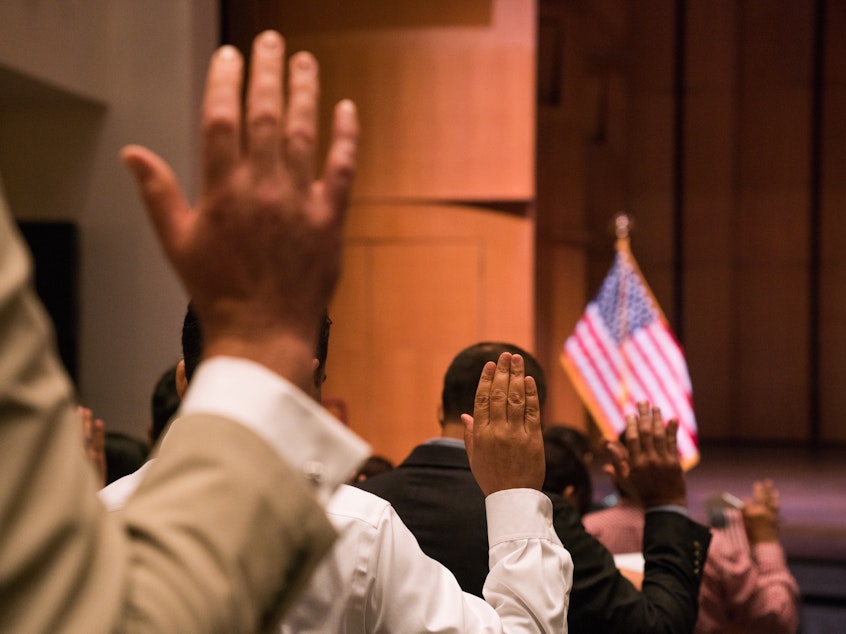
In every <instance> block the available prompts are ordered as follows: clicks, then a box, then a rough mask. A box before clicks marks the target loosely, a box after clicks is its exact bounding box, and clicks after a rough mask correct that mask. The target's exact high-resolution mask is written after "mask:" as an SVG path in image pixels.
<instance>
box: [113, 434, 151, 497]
mask: <svg viewBox="0 0 846 634" xmlns="http://www.w3.org/2000/svg"><path fill="white" fill-rule="evenodd" d="M103 447H104V451H105V454H106V484H111V483H112V482H114V481H115V480H118V479H120V478H122V477H123V476H125V475H129V474H130V473H134V472H136V471H138V469H140V468H141V465H143V464H144V463H145V462H146V461H147V454H149V452H150V448H149V447H148V446H147V443H145V442H144V441H143V440H141V439H140V438H135V437H134V436H130V435H129V434H124V433H121V432H117V431H107V432H106V437H105V442H104V445H103Z"/></svg>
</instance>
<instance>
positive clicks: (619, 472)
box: [605, 440, 630, 480]
mask: <svg viewBox="0 0 846 634" xmlns="http://www.w3.org/2000/svg"><path fill="white" fill-rule="evenodd" d="M605 446H606V448H607V449H608V453H609V454H610V455H611V467H612V469H613V470H614V475H615V477H616V478H617V479H619V480H625V479H626V478H628V477H629V472H630V465H629V453H628V450H627V449H626V448H625V447H624V446H623V444H622V443H620V442H618V441H616V440H615V441H608V442H607V443H606V445H605Z"/></svg>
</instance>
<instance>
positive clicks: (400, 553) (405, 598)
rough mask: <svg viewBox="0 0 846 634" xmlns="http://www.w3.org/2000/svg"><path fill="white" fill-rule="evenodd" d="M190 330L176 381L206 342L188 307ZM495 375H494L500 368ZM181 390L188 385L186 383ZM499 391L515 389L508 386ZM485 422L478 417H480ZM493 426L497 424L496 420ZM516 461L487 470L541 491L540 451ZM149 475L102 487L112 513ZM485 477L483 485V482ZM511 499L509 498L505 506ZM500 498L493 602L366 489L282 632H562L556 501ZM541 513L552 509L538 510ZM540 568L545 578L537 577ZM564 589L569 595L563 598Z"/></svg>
mask: <svg viewBox="0 0 846 634" xmlns="http://www.w3.org/2000/svg"><path fill="white" fill-rule="evenodd" d="M330 323H331V322H330V321H329V320H328V317H327V318H325V319H324V328H323V329H322V330H321V337H320V345H319V346H318V348H317V350H316V354H317V355H318V358H316V359H315V362H314V364H313V365H314V368H315V371H314V373H313V380H314V383H315V387H316V388H318V390H317V392H316V393H315V396H318V395H319V387H320V385H322V383H323V377H324V376H325V361H326V359H325V355H326V354H327V349H328V335H329V324H330ZM185 331H187V332H189V333H191V336H189V337H187V338H186V337H185V336H184V335H183V341H187V342H188V343H189V345H188V346H187V347H185V348H183V355H184V359H183V362H181V363H180V366H179V367H178V369H177V375H178V376H182V377H184V376H186V375H188V374H192V373H193V368H194V367H195V366H196V364H197V362H198V360H199V358H200V356H201V355H202V349H201V347H194V346H193V343H194V342H198V341H199V342H202V340H203V337H202V334H201V328H200V324H199V322H198V321H197V319H196V316H195V315H194V314H193V311H192V310H191V307H190V306H189V309H188V311H187V312H186V316H185V320H184V324H183V333H184V332H185ZM324 335H325V336H324ZM503 358H504V357H503ZM519 361H520V359H519V358H517V359H513V360H512V359H509V360H508V362H509V365H510V366H511V372H513V373H515V376H516V374H517V372H519V373H520V375H521V376H520V377H517V379H518V380H521V379H522V367H518V365H517V364H518V363H519ZM500 362H501V363H500V365H501V366H502V367H501V368H497V374H496V376H497V378H498V379H499V380H498V381H497V383H498V385H497V387H498V388H499V387H500V385H499V383H501V382H502V378H503V375H504V378H505V381H506V383H511V384H512V386H513V384H514V380H513V379H512V377H511V375H510V374H509V373H508V372H507V370H506V368H508V365H505V364H504V363H503V362H502V360H500ZM491 365H493V364H491ZM488 369H489V370H490V371H491V372H492V368H488ZM482 378H483V379H484V376H483V377H482ZM525 383H526V388H525V396H524V399H525V404H521V405H520V408H518V407H516V406H509V409H510V414H509V415H511V416H517V415H519V414H520V411H521V409H522V408H524V407H525V409H526V414H525V416H526V419H527V423H526V425H527V428H529V429H528V430H529V431H530V432H531V433H530V434H529V436H528V437H529V438H532V437H534V439H535V442H538V441H539V439H540V420H539V419H536V420H534V421H531V423H532V427H529V412H530V411H533V410H532V409H531V408H532V406H533V405H535V403H536V401H537V396H536V390H535V391H534V392H535V393H534V394H533V393H532V390H531V388H532V387H534V382H533V381H531V379H526V381H525ZM177 385H180V386H183V385H186V383H184V382H183V381H181V380H180V381H178V382H177ZM482 387H483V383H482V382H480V384H479V389H480V390H481V389H482ZM501 387H504V388H506V389H507V387H508V386H507V384H506V385H503V386H501ZM491 410H493V407H491ZM493 413H494V412H492V414H493ZM505 414H506V412H505V411H501V412H499V413H498V416H504V415H505ZM484 419H485V417H480V420H484ZM502 420H504V419H499V421H498V422H500V423H501V422H502ZM492 422H497V421H496V420H493V419H492ZM173 424H174V426H175V427H178V426H179V424H180V421H179V420H176V421H174V423H173ZM475 431H476V430H475V425H474V432H475ZM480 431H481V430H480ZM480 438H481V439H484V437H480ZM517 448H518V447H514V449H517ZM509 453H510V452H509ZM477 455H479V456H481V457H482V458H480V459H485V457H486V456H488V452H484V453H483V452H479V453H477ZM510 457H511V458H516V460H517V464H515V465H513V466H516V467H517V471H516V472H514V476H513V477H509V476H508V471H509V470H508V469H506V468H505V467H506V464H507V463H505V462H503V461H502V460H499V459H498V460H494V461H493V462H491V463H489V464H488V468H489V469H491V470H492V471H491V473H500V472H502V475H503V476H504V479H503V483H507V484H514V483H515V479H514V478H515V477H516V478H519V479H520V480H523V479H525V477H526V474H527V473H529V472H530V471H531V469H529V470H528V471H524V469H527V468H529V467H532V465H533V467H532V468H533V469H534V470H537V475H538V482H537V483H536V486H537V487H538V488H539V486H540V484H539V483H540V481H541V475H542V474H541V470H542V462H543V461H542V454H540V453H538V452H537V447H535V456H534V459H533V460H525V461H524V460H522V458H523V457H521V456H520V453H519V452H517V453H512V454H511V455H510ZM488 460H490V456H488ZM521 462H522V463H523V464H522V465H521V464H520V463H521ZM483 473H484V472H483ZM142 477H143V474H135V475H132V476H129V477H127V478H124V479H123V480H121V481H118V482H116V483H115V484H114V485H112V486H111V487H107V488H106V489H104V491H103V493H104V494H105V496H104V498H105V499H106V500H107V504H108V505H109V506H110V508H112V509H118V508H121V506H122V505H123V504H124V503H125V500H126V497H128V496H129V495H131V491H132V490H133V489H134V487H135V486H137V485H138V482H139V481H140V480H141V478H142ZM483 478H484V476H483V477H482V480H481V481H483V482H484V481H485V480H484V479H483ZM529 483H530V482H524V484H529ZM500 486H501V485H500ZM508 488H512V487H510V486H509V487H508ZM115 491H119V495H115V493H114V492H115ZM503 495H508V496H509V497H510V498H511V499H510V500H507V499H505V498H504V497H503ZM517 495H519V496H520V497H521V498H525V499H522V500H518V499H517V497H515V496H517ZM497 497H498V494H496V493H495V494H493V495H492V496H490V497H489V498H488V502H487V503H488V505H489V506H488V511H489V514H490V517H491V518H492V519H491V522H492V525H491V542H492V544H493V546H492V548H491V551H490V554H491V561H492V562H493V567H492V569H491V573H490V575H489V579H488V581H487V582H486V588H487V589H488V591H489V593H490V594H489V596H488V597H487V599H488V601H489V603H490V605H488V604H486V603H485V602H484V601H481V600H480V599H479V598H477V597H475V596H472V595H468V594H465V593H463V592H461V589H460V587H459V586H458V583H457V582H456V581H455V578H454V577H453V576H452V575H451V574H450V572H449V571H448V570H446V569H445V568H443V567H442V566H440V565H439V564H438V563H437V562H435V561H433V560H431V559H430V558H428V557H426V556H425V555H424V554H423V552H422V551H421V550H420V548H419V546H418V545H417V543H416V542H415V541H414V537H413V536H412V535H411V534H410V533H409V532H408V529H406V528H405V526H404V525H403V524H402V522H401V521H400V520H399V519H398V518H397V517H396V514H395V513H394V511H393V509H391V507H390V506H389V505H388V504H387V503H385V502H384V501H383V500H381V499H379V498H377V497H375V496H372V495H369V494H367V493H364V492H363V491H360V490H358V489H355V488H352V487H341V489H339V490H338V492H337V493H336V494H335V496H333V498H332V499H331V500H330V502H329V505H328V509H327V512H328V515H329V517H330V519H331V520H332V521H333V523H334V525H335V528H336V529H337V530H338V533H339V535H340V537H339V541H338V543H337V544H336V547H335V548H334V549H333V551H332V553H331V554H330V555H329V556H328V557H327V559H326V560H325V561H324V562H323V563H322V564H321V565H320V567H319V568H318V570H317V571H316V572H315V575H314V577H313V578H312V580H311V582H310V583H309V585H308V586H307V587H306V589H305V590H304V591H303V594H302V596H301V598H300V600H299V601H298V602H297V603H295V604H294V606H293V607H292V609H291V612H290V614H289V615H288V616H287V617H286V619H285V620H284V622H283V627H282V631H283V632H284V633H288V632H291V633H294V632H335V631H342V632H348V633H353V632H362V633H363V632H371V631H374V630H376V631H384V632H409V631H419V630H421V629H425V630H426V631H443V630H447V629H448V630H449V631H456V632H475V631H483V630H484V631H487V628H495V629H496V630H497V631H503V632H517V631H520V632H522V631H532V632H538V631H540V632H559V631H563V628H564V627H565V619H566V598H567V595H568V592H569V585H570V580H571V578H572V563H571V562H570V560H569V556H567V555H566V551H564V550H563V549H562V548H561V547H560V542H559V541H558V539H557V538H556V537H555V535H554V533H552V532H551V531H549V530H548V528H546V527H544V526H543V524H544V522H545V521H548V513H549V508H548V504H547V502H548V501H547V500H544V499H543V496H542V495H540V494H539V493H536V492H531V491H523V492H520V491H518V490H513V491H501V492H500V493H499V498H498V499H497ZM532 498H534V499H532ZM541 509H545V510H544V511H543V512H539V511H540V510H541ZM513 513H519V514H521V515H520V519H519V520H517V521H515V518H516V516H513V515H512V514H513ZM523 514H525V516H523ZM545 514H546V519H544V515H545ZM498 525H499V526H501V527H503V528H504V527H505V526H506V525H508V526H509V532H508V533H501V532H500V531H501V529H497V526H498ZM511 530H516V531H518V532H519V533H520V535H521V536H522V537H521V538H520V539H518V540H514V539H512V538H508V539H505V538H506V535H511V536H512V537H513V533H511V532H510V531H511ZM533 535H534V537H532V536H533ZM522 549H526V550H525V552H520V554H519V555H518V554H517V553H518V551H521V550H522ZM560 555H564V558H563V559H561V558H560V557H559V556H560ZM512 559H513V560H512ZM529 569H531V570H532V573H531V574H527V573H526V571H527V570H529ZM538 571H542V573H541V574H538ZM547 577H549V578H547ZM424 580H425V581H424ZM421 583H422V584H424V585H425V587H426V592H425V594H421V591H420V588H421ZM556 589H557V590H556ZM556 591H560V592H563V594H562V595H560V596H557V595H556V594H555V593H556ZM550 593H552V594H550ZM526 623H529V624H530V627H531V629H530V630H525V629H524V628H525V627H529V625H525V624H526ZM374 624H378V625H374Z"/></svg>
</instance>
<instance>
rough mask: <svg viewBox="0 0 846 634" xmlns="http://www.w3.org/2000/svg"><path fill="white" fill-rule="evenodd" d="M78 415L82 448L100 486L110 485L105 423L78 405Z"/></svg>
mask: <svg viewBox="0 0 846 634" xmlns="http://www.w3.org/2000/svg"><path fill="white" fill-rule="evenodd" d="M76 413H77V416H78V417H79V423H80V425H81V428H82V446H83V449H84V450H85V457H86V458H88V461H89V462H90V463H91V464H92V465H93V466H94V471H95V472H96V474H97V482H98V484H99V485H100V486H103V485H104V484H108V482H109V480H108V472H107V467H106V447H105V445H106V426H105V423H103V419H102V418H94V414H93V413H92V412H91V409H90V408H88V407H82V406H81V405H78V406H77V408H76Z"/></svg>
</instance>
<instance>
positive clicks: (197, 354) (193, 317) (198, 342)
mask: <svg viewBox="0 0 846 634" xmlns="http://www.w3.org/2000/svg"><path fill="white" fill-rule="evenodd" d="M182 358H183V359H184V361H185V378H186V379H188V381H190V380H191V377H193V376H194V371H195V370H196V369H197V366H198V365H200V360H201V359H202V358H203V332H202V330H201V329H200V319H199V317H197V313H196V312H194V307H193V306H192V305H191V304H190V303H189V304H188V310H186V311H185V319H183V320H182Z"/></svg>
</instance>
